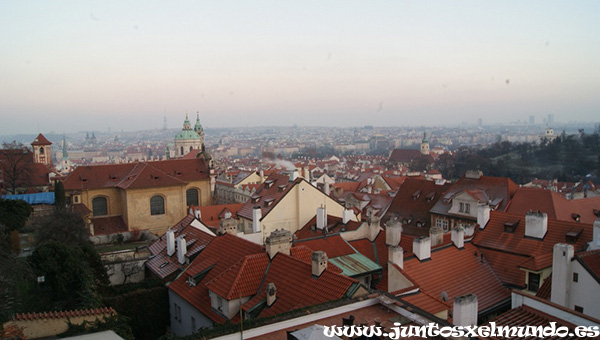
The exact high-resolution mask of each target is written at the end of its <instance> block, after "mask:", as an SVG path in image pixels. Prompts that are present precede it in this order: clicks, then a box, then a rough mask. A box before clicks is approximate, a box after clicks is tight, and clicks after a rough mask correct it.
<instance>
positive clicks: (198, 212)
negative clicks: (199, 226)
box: [194, 209, 202, 220]
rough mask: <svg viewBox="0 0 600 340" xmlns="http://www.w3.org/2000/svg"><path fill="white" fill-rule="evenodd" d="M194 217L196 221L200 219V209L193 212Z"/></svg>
mask: <svg viewBox="0 0 600 340" xmlns="http://www.w3.org/2000/svg"><path fill="white" fill-rule="evenodd" d="M194 215H195V216H196V219H198V220H200V219H201V218H202V214H201V213H200V209H196V210H195V211H194Z"/></svg>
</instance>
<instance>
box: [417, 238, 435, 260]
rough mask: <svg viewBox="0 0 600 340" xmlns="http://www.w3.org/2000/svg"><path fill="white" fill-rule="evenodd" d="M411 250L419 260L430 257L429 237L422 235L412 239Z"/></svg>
mask: <svg viewBox="0 0 600 340" xmlns="http://www.w3.org/2000/svg"><path fill="white" fill-rule="evenodd" d="M413 252H414V253H415V255H416V256H417V258H418V259H419V261H425V260H428V259H429V258H431V239H430V238H429V237H424V236H421V237H417V238H416V239H414V240H413Z"/></svg>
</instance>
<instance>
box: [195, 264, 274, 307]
mask: <svg viewBox="0 0 600 340" xmlns="http://www.w3.org/2000/svg"><path fill="white" fill-rule="evenodd" d="M268 265H269V256H268V255H267V253H260V254H253V255H246V256H245V257H244V258H243V259H241V260H239V261H238V262H237V263H235V264H234V265H233V266H231V267H229V268H227V269H226V270H225V271H223V272H222V273H221V274H219V276H217V277H215V278H214V279H212V280H211V281H209V282H207V283H206V288H208V289H210V290H212V291H213V292H215V293H217V294H218V295H219V296H221V297H223V298H225V299H227V300H232V299H239V298H241V297H246V296H252V295H254V294H256V291H257V289H258V287H259V286H260V283H261V282H262V279H263V277H264V275H265V271H266V269H267V266H268Z"/></svg>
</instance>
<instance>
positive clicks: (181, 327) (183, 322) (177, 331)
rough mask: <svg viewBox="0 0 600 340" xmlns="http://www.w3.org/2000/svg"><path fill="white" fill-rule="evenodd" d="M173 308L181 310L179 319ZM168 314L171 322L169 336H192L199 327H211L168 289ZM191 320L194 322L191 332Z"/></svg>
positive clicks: (209, 320) (198, 313) (209, 323)
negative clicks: (194, 325) (194, 326)
mask: <svg viewBox="0 0 600 340" xmlns="http://www.w3.org/2000/svg"><path fill="white" fill-rule="evenodd" d="M175 306H179V308H181V319H179V318H176V310H175ZM169 314H170V320H171V334H173V335H177V336H186V335H190V334H192V333H193V332H194V331H196V330H197V329H198V328H200V327H209V328H210V327H212V326H213V322H212V320H211V319H209V318H208V317H206V316H204V314H202V313H200V312H199V311H198V310H197V309H196V308H194V307H193V306H192V305H191V304H189V303H188V302H187V301H185V300H184V299H183V298H182V297H181V296H179V295H177V294H176V293H174V292H173V291H172V290H170V289H169ZM192 318H194V319H195V321H196V329H195V330H192Z"/></svg>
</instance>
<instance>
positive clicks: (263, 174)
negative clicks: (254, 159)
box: [258, 169, 265, 183]
mask: <svg viewBox="0 0 600 340" xmlns="http://www.w3.org/2000/svg"><path fill="white" fill-rule="evenodd" d="M258 175H259V176H260V182H261V183H262V182H264V181H265V172H264V171H263V169H260V171H259V172H258Z"/></svg>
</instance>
